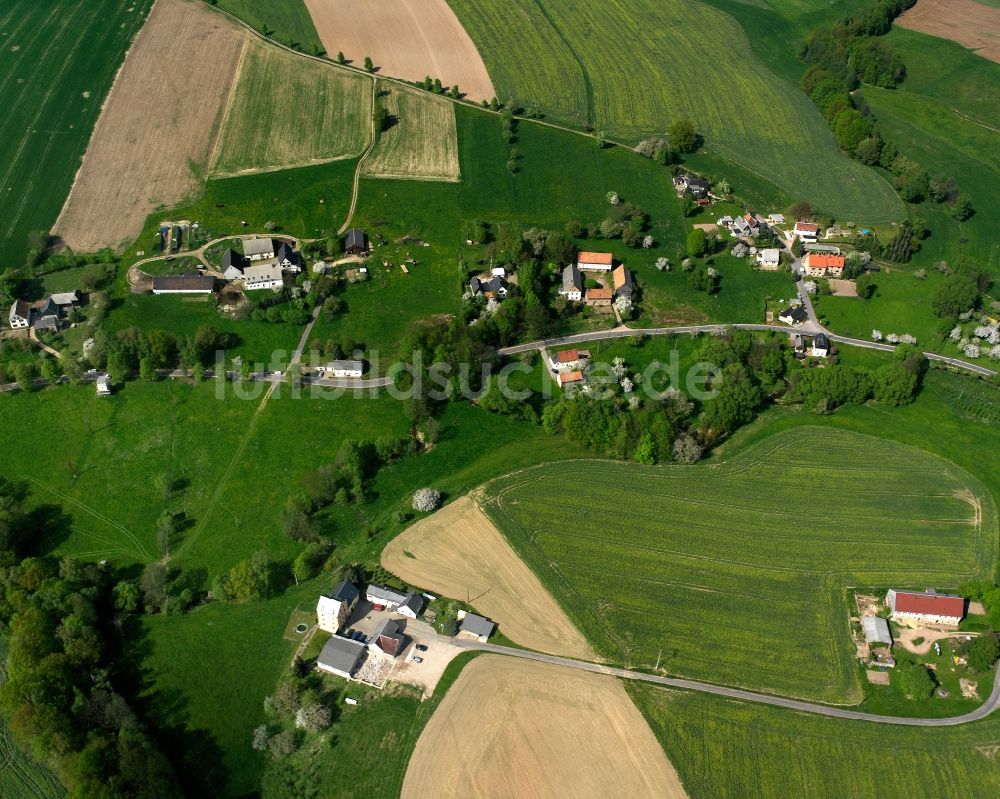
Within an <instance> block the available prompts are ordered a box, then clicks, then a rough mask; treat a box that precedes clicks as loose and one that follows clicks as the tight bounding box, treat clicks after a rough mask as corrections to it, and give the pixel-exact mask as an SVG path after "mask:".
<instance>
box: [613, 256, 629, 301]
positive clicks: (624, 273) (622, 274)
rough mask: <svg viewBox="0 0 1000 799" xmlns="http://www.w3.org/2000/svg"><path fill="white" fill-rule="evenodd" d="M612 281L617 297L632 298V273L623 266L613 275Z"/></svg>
mask: <svg viewBox="0 0 1000 799" xmlns="http://www.w3.org/2000/svg"><path fill="white" fill-rule="evenodd" d="M611 281H612V282H613V283H614V287H615V297H628V298H629V299H631V298H632V273H631V272H630V271H629V268H628V267H627V266H625V264H622V265H621V266H619V267H618V268H617V269H615V271H614V272H612V273H611Z"/></svg>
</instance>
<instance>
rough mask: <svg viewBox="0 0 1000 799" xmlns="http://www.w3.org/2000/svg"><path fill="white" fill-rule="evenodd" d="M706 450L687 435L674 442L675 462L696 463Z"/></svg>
mask: <svg viewBox="0 0 1000 799" xmlns="http://www.w3.org/2000/svg"><path fill="white" fill-rule="evenodd" d="M704 451H705V448H704V447H703V446H702V445H701V444H699V443H698V442H697V440H695V439H694V438H692V437H691V436H689V435H688V434H687V433H685V434H684V435H681V436H678V438H677V440H676V441H674V460H675V461H677V462H678V463H696V462H697V461H698V460H700V459H701V455H702V453H703V452H704Z"/></svg>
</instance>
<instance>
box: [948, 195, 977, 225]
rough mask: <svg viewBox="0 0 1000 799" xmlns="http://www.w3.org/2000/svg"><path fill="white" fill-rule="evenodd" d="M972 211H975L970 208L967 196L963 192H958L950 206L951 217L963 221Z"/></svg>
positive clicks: (970, 204)
mask: <svg viewBox="0 0 1000 799" xmlns="http://www.w3.org/2000/svg"><path fill="white" fill-rule="evenodd" d="M974 213H975V211H974V210H973V208H972V203H971V202H970V200H969V198H968V197H967V196H966V195H964V194H959V195H958V196H957V197H956V198H955V204H954V205H953V206H952V207H951V215H952V217H953V218H955V219H957V220H958V221H959V222H964V221H965V220H966V219H969V218H970V217H971V216H972V215H973V214H974Z"/></svg>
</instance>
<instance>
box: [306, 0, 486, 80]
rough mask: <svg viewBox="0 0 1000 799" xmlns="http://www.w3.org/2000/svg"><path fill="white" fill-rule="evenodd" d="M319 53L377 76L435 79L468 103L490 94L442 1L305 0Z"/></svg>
mask: <svg viewBox="0 0 1000 799" xmlns="http://www.w3.org/2000/svg"><path fill="white" fill-rule="evenodd" d="M305 3H306V7H307V8H308V9H309V13H310V14H311V15H312V19H313V23H314V24H315V25H316V30H317V32H318V33H319V38H320V41H322V42H323V47H325V48H326V51H327V52H328V53H329V54H330V55H335V54H336V53H338V52H343V53H344V55H345V56H347V58H349V59H351V60H352V61H353V62H354V64H355V65H357V66H360V65H361V64H362V62H363V61H364V59H365V56H370V57H371V59H372V61H374V62H375V66H376V67H377V68H378V69H379V71H380V73H381V74H383V75H390V76H392V77H394V78H405V79H406V80H414V81H417V80H423V78H424V76H425V75H430V76H431V77H432V78H440V79H441V82H442V83H443V84H444V85H445V86H451V85H453V84H455V83H457V84H458V87H459V89H460V90H461V91H462V93H463V94H465V95H467V96H468V97H469V98H470V99H472V100H489V99H490V98H491V97H493V95H494V94H496V92H495V91H494V90H493V83H492V81H491V80H490V75H489V73H488V72H487V71H486V65H485V64H484V63H483V59H482V56H480V55H479V51H478V50H477V49H476V46H475V45H474V44H473V43H472V39H471V38H470V37H469V34H468V33H466V32H465V28H463V27H462V23H461V22H459V21H458V17H457V16H455V12H454V11H452V10H451V7H450V6H449V5H448V3H447V0H305Z"/></svg>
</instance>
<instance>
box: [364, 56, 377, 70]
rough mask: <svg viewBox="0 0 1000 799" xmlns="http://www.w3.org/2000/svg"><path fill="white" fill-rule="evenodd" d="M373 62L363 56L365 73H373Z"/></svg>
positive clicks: (368, 57)
mask: <svg viewBox="0 0 1000 799" xmlns="http://www.w3.org/2000/svg"><path fill="white" fill-rule="evenodd" d="M374 71H375V62H374V61H372V60H371V57H370V56H365V72H374Z"/></svg>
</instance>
